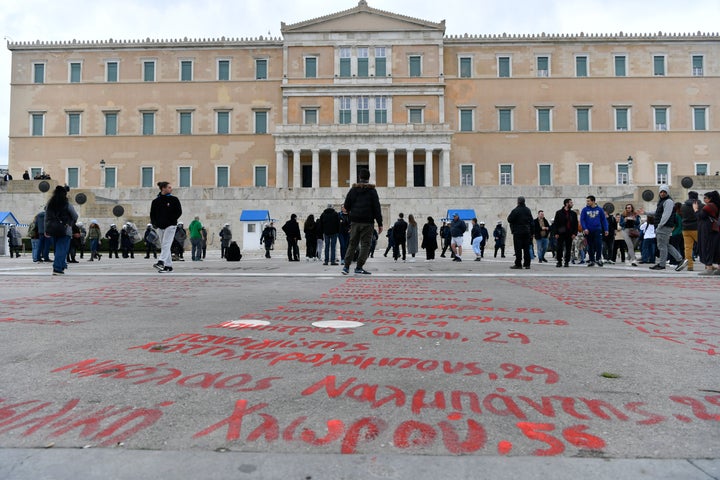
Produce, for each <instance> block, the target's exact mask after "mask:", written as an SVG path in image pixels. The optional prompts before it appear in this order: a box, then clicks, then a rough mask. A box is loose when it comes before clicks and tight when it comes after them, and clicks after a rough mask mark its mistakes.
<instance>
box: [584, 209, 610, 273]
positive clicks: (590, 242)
mask: <svg viewBox="0 0 720 480" xmlns="http://www.w3.org/2000/svg"><path fill="white" fill-rule="evenodd" d="M580 226H581V227H582V230H583V235H584V236H585V241H586V242H587V249H588V256H589V257H590V258H588V264H587V266H588V267H594V266H595V264H596V263H597V266H598V267H602V266H603V261H602V245H603V235H604V236H607V235H608V224H607V219H606V218H605V210H603V209H602V208H600V206H598V204H597V203H596V201H595V196H594V195H588V196H587V197H586V199H585V207H584V208H583V209H582V211H581V212H580Z"/></svg>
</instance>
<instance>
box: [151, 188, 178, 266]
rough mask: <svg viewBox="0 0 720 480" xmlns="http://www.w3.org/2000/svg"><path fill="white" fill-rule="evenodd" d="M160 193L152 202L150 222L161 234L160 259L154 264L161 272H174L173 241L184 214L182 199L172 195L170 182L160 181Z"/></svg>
mask: <svg viewBox="0 0 720 480" xmlns="http://www.w3.org/2000/svg"><path fill="white" fill-rule="evenodd" d="M157 186H158V188H160V193H159V194H158V196H157V197H155V199H154V200H153V201H152V203H151V204H150V222H151V223H152V225H153V226H154V227H155V228H156V229H157V232H158V235H159V236H160V260H158V262H157V263H156V264H155V265H153V267H155V268H157V270H158V272H160V273H168V272H172V252H171V248H172V243H173V240H174V239H175V229H176V228H177V221H178V218H180V215H182V206H181V205H180V200H178V198H177V197H175V196H173V195H172V185H170V182H158V184H157Z"/></svg>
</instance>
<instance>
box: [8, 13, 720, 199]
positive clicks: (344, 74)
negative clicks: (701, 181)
mask: <svg viewBox="0 0 720 480" xmlns="http://www.w3.org/2000/svg"><path fill="white" fill-rule="evenodd" d="M281 32H282V34H281V37H280V38H263V37H259V38H225V37H223V38H211V39H188V38H184V39H174V40H158V39H150V38H148V39H146V40H127V41H126V40H116V39H112V40H98V41H64V42H44V41H30V42H9V43H8V48H9V49H10V50H11V51H12V80H11V82H12V85H11V114H10V135H9V137H10V138H9V145H10V151H9V167H10V170H11V172H13V173H15V174H16V176H19V174H21V173H22V171H23V170H28V171H29V172H30V173H31V175H33V176H34V175H35V174H36V173H39V172H41V171H45V172H46V173H48V174H50V175H51V176H52V178H53V179H56V180H59V181H60V182H63V181H64V182H65V183H67V184H68V185H69V186H70V187H73V188H79V189H91V188H110V189H112V188H117V189H125V188H155V183H156V182H157V181H159V180H168V181H170V182H172V183H173V184H174V185H175V186H176V187H204V188H216V187H231V188H232V187H236V188H237V187H240V188H259V189H293V190H295V191H297V190H298V189H322V188H326V187H331V188H332V187H336V188H346V187H347V186H348V185H349V184H351V183H353V182H354V181H355V179H356V177H357V171H358V169H359V168H362V167H368V168H369V169H370V171H371V174H372V182H374V183H376V184H377V185H378V187H391V188H392V187H395V188H396V189H408V191H410V190H413V189H415V191H414V192H412V193H408V195H410V196H412V197H414V198H416V199H422V198H424V196H425V195H426V193H423V192H425V191H427V190H425V189H423V188H422V187H426V188H428V187H433V188H435V189H443V188H449V187H458V188H462V187H489V186H506V185H514V186H519V187H525V186H534V187H538V186H540V187H544V186H559V187H564V186H583V185H587V186H591V187H590V188H592V187H594V186H618V185H629V184H637V185H650V186H651V185H657V184H661V183H670V184H673V182H676V183H677V180H676V179H677V178H678V176H684V175H714V174H715V172H716V171H717V170H720V135H719V134H718V131H719V130H720V36H718V34H717V33H712V34H708V33H699V32H697V33H686V34H669V33H662V32H656V33H653V34H635V33H627V32H625V33H615V34H595V33H578V34H574V35H554V34H537V35H523V34H521V33H517V34H502V35H485V34H482V32H474V33H468V34H465V35H460V36H448V35H446V34H445V21H444V20H443V21H440V22H438V23H436V22H434V21H430V20H421V19H417V18H413V17H411V16H407V15H404V14H398V13H391V12H387V11H382V10H378V9H375V8H372V7H371V6H368V4H367V3H366V2H365V1H364V0H362V1H360V2H359V3H358V5H357V6H355V7H354V8H350V9H348V10H344V11H340V12H337V13H331V14H328V15H326V16H323V17H319V18H314V19H310V20H307V21H302V22H299V23H294V24H285V23H282V24H281ZM239 33H241V32H239ZM16 178H17V177H16Z"/></svg>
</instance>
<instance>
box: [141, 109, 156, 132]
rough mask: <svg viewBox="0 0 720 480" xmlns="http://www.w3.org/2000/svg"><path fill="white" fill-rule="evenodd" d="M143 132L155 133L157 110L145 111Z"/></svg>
mask: <svg viewBox="0 0 720 480" xmlns="http://www.w3.org/2000/svg"><path fill="white" fill-rule="evenodd" d="M142 134H143V135H155V112H143V114H142Z"/></svg>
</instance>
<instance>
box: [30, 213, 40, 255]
mask: <svg viewBox="0 0 720 480" xmlns="http://www.w3.org/2000/svg"><path fill="white" fill-rule="evenodd" d="M28 237H30V247H31V248H32V261H33V263H38V262H39V261H40V248H39V247H40V238H39V236H38V228H37V223H35V217H33V219H32V221H31V222H30V224H29V225H28Z"/></svg>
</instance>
